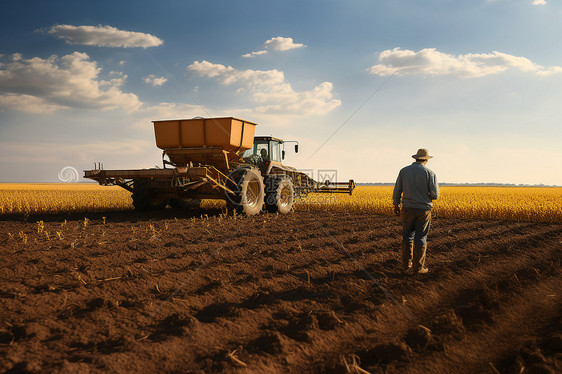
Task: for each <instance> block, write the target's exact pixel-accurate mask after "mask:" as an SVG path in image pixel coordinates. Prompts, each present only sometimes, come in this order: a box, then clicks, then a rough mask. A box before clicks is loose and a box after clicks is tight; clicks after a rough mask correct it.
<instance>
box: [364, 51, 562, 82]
mask: <svg viewBox="0 0 562 374" xmlns="http://www.w3.org/2000/svg"><path fill="white" fill-rule="evenodd" d="M378 60H379V64H378V65H374V66H372V67H370V68H369V69H368V72H369V73H371V74H374V75H381V76H386V75H391V74H393V73H395V72H396V74H398V75H406V74H423V75H431V76H436V75H456V76H460V77H465V78H474V77H482V76H485V75H490V74H497V73H500V72H503V71H506V70H508V69H516V70H520V71H523V72H532V73H536V74H538V75H550V74H554V73H560V72H561V71H562V67H560V66H551V67H548V68H545V67H543V66H541V65H538V64H536V63H534V62H532V61H531V60H529V59H527V58H525V57H518V56H512V55H509V54H506V53H502V52H497V51H494V52H492V53H480V54H477V53H468V54H465V55H457V56H455V55H452V54H448V53H443V52H439V51H437V50H436V49H435V48H425V49H422V50H421V51H419V52H414V51H410V50H407V49H400V48H399V47H398V48H394V49H392V50H386V51H383V52H381V54H380V55H379V58H378Z"/></svg>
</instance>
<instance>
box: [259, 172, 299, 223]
mask: <svg viewBox="0 0 562 374" xmlns="http://www.w3.org/2000/svg"><path fill="white" fill-rule="evenodd" d="M294 201H295V188H294V186H293V181H292V180H291V178H289V177H288V176H286V175H284V176H279V177H275V176H271V177H269V178H267V180H266V183H265V207H266V209H267V211H268V212H270V213H281V214H287V213H289V212H290V211H291V209H292V208H293V203H294Z"/></svg>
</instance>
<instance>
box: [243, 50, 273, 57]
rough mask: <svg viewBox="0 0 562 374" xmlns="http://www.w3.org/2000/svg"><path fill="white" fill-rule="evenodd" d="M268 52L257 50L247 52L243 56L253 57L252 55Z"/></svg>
mask: <svg viewBox="0 0 562 374" xmlns="http://www.w3.org/2000/svg"><path fill="white" fill-rule="evenodd" d="M266 53H267V51H255V52H250V53H245V54H243V55H242V57H244V58H252V57H256V56H260V55H265V54H266Z"/></svg>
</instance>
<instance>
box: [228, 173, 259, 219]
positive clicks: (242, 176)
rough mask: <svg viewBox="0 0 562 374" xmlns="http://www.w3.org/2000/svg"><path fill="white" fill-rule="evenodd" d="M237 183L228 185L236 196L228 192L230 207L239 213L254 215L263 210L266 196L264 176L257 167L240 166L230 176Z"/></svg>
mask: <svg viewBox="0 0 562 374" xmlns="http://www.w3.org/2000/svg"><path fill="white" fill-rule="evenodd" d="M228 177H229V178H230V179H231V180H232V181H234V182H235V185H232V184H229V185H228V187H229V188H230V189H231V190H232V191H234V193H235V194H234V196H233V195H232V194H230V193H226V201H227V203H228V205H229V207H230V208H231V209H233V210H236V211H237V212H239V213H244V214H246V215H248V216H253V215H255V214H258V213H259V212H261V210H262V208H263V201H264V197H265V192H264V185H263V177H262V176H261V173H260V171H259V169H258V168H256V167H240V168H238V169H235V170H233V171H232V172H231V173H230V175H229V176H228Z"/></svg>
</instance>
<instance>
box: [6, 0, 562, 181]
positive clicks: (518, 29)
mask: <svg viewBox="0 0 562 374" xmlns="http://www.w3.org/2000/svg"><path fill="white" fill-rule="evenodd" d="M560 35H562V3H561V2H560V1H555V0H427V1H418V0H380V1H372V0H355V1H351V0H339V1H336V0H310V1H303V0H301V1H293V0H287V1H267V0H250V1H228V0H225V1H218V0H201V1H179V0H175V1H159V2H154V1H146V0H140V1H117V2H116V1H105V0H97V1H63V0H51V1H48V2H47V1H22V0H18V1H12V0H2V12H1V13H0V160H1V162H0V182H59V181H61V180H65V177H64V172H63V171H64V170H67V171H68V168H74V169H76V170H78V172H79V174H80V176H81V175H82V170H85V169H91V168H93V166H94V163H95V162H102V163H103V165H104V168H105V169H130V168H149V167H154V166H155V165H158V166H160V165H161V164H162V163H161V151H160V150H159V149H158V148H156V145H155V141H154V130H153V125H152V123H151V121H154V120H162V119H179V118H193V117H195V116H202V117H223V116H228V117H238V118H242V119H245V120H248V121H252V122H256V123H258V126H257V127H256V135H272V136H275V137H278V138H282V139H285V140H297V141H298V142H299V144H300V145H299V153H297V154H295V153H294V151H293V149H292V147H290V148H288V149H287V157H286V159H285V163H286V164H288V165H290V166H294V167H297V168H299V169H302V170H307V171H310V170H311V171H313V173H318V172H320V173H323V172H325V171H327V170H330V171H331V170H333V171H335V172H337V177H338V179H340V180H342V181H345V180H347V179H350V178H352V179H354V180H355V181H356V182H363V183H365V182H394V181H395V180H396V176H397V175H398V172H399V170H400V168H402V167H404V166H407V165H409V164H410V163H411V162H412V161H413V160H412V158H411V156H412V155H413V154H415V153H416V151H417V150H418V148H427V149H429V152H430V154H431V155H433V156H434V158H433V159H431V161H430V162H429V163H428V165H427V166H428V167H429V168H430V169H432V170H433V171H434V172H435V173H436V174H437V178H438V180H439V181H440V182H441V183H443V182H447V183H515V184H546V185H562V163H561V161H560V160H561V159H562V105H561V103H562V39H561V37H560ZM79 180H80V181H84V179H82V178H81V177H80V178H79Z"/></svg>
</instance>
